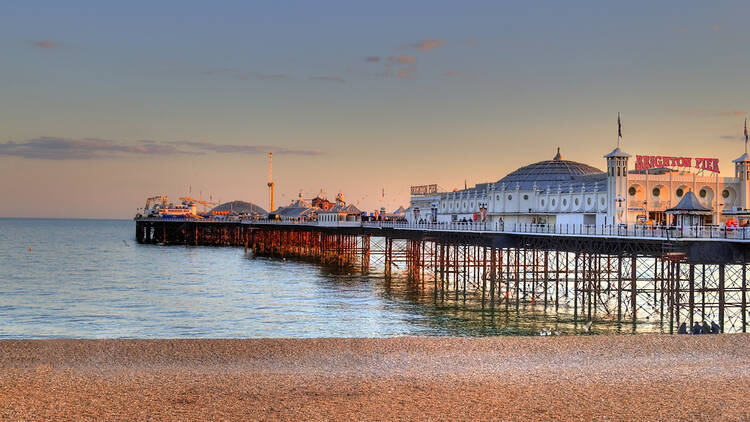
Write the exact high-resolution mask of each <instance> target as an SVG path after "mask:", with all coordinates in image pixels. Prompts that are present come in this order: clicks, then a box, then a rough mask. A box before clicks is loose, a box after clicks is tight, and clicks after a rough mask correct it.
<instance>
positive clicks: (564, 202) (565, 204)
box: [563, 199, 568, 207]
mask: <svg viewBox="0 0 750 422" xmlns="http://www.w3.org/2000/svg"><path fill="white" fill-rule="evenodd" d="M567 205H568V200H567V199H563V207H565V206H567Z"/></svg>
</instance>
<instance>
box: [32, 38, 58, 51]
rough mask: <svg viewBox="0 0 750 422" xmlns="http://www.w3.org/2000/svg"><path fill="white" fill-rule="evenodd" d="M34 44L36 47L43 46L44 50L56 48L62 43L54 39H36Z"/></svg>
mask: <svg viewBox="0 0 750 422" xmlns="http://www.w3.org/2000/svg"><path fill="white" fill-rule="evenodd" d="M32 44H33V45H34V46H36V47H39V48H41V49H42V50H48V49H50V48H55V47H59V46H60V44H58V43H56V42H54V41H49V40H40V41H34V42H33V43H32Z"/></svg>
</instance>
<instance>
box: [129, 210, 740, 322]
mask: <svg viewBox="0 0 750 422" xmlns="http://www.w3.org/2000/svg"><path fill="white" fill-rule="evenodd" d="M748 235H749V234H748V233H745V229H739V230H734V231H728V230H716V229H715V228H710V227H702V228H694V229H691V228H683V229H679V230H675V229H666V228H664V229H654V228H647V227H640V228H639V227H635V226H631V227H622V226H618V227H614V226H612V227H607V226H598V227H597V226H590V227H586V226H580V227H568V228H566V229H563V228H562V227H550V226H546V227H545V226H541V225H537V226H532V225H529V226H520V225H519V226H514V227H491V226H488V225H483V224H413V223H412V224H409V223H397V222H377V221H376V222H342V223H340V224H325V223H322V222H315V221H310V222H279V221H272V220H245V221H210V220H209V221H200V220H170V219H158V218H139V219H136V240H137V241H138V242H139V243H157V244H164V245H192V246H235V247H244V248H245V249H246V250H248V251H250V252H252V253H253V254H254V255H255V256H263V257H276V258H289V259H299V260H305V261H309V262H315V263H319V264H322V265H327V266H333V267H337V268H342V269H347V270H357V271H363V272H371V271H382V273H383V276H384V277H385V278H386V279H388V278H391V277H394V276H395V275H396V274H397V273H398V274H399V275H401V276H405V277H407V279H408V280H409V282H410V283H412V284H413V285H414V286H415V287H417V288H420V289H423V290H424V291H425V292H427V293H430V294H432V295H433V297H434V300H435V301H441V302H445V301H454V302H456V303H460V302H466V301H472V302H473V303H477V304H478V306H481V307H482V309H490V310H495V309H497V310H504V311H509V312H512V311H516V312H517V311H519V310H520V309H521V307H524V306H536V307H539V308H540V309H542V310H543V311H544V312H563V313H569V314H570V315H571V317H572V319H573V320H574V321H575V323H576V324H581V326H583V325H585V324H588V323H592V322H597V321H607V322H613V323H617V324H620V326H621V327H622V328H623V330H626V331H633V332H637V331H638V327H639V326H642V325H644V324H646V325H650V326H652V327H658V329H660V330H662V331H665V332H669V333H673V332H676V331H677V330H678V327H679V326H680V325H681V324H683V323H685V324H686V325H687V327H688V330H689V329H690V327H692V326H693V325H695V324H696V323H698V324H699V325H700V324H702V323H703V322H706V323H708V324H710V323H711V322H714V323H715V324H716V325H717V326H718V331H720V332H746V331H747V328H748V303H747V296H748V287H747V263H748V262H749V261H750V247H749V246H750V240H746V239H748V238H750V236H748Z"/></svg>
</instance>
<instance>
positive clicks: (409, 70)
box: [396, 66, 417, 78]
mask: <svg viewBox="0 0 750 422" xmlns="http://www.w3.org/2000/svg"><path fill="white" fill-rule="evenodd" d="M416 71H417V69H416V68H415V67H414V66H408V67H406V68H404V69H399V71H398V72H396V76H398V77H399V78H408V77H409V76H410V75H411V74H412V73H414V72H416Z"/></svg>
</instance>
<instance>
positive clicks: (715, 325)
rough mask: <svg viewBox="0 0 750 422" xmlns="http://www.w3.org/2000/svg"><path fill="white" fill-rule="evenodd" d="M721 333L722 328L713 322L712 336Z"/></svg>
mask: <svg viewBox="0 0 750 422" xmlns="http://www.w3.org/2000/svg"><path fill="white" fill-rule="evenodd" d="M719 332H721V327H719V326H718V325H717V324H716V323H715V322H713V321H711V334H719Z"/></svg>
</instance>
